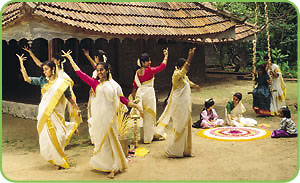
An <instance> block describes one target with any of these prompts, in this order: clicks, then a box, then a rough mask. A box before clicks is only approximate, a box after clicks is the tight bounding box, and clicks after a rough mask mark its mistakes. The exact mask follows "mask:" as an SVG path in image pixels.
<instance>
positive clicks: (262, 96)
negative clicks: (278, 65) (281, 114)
mask: <svg viewBox="0 0 300 183" xmlns="http://www.w3.org/2000/svg"><path fill="white" fill-rule="evenodd" d="M257 74H258V76H257V77H255V84H257V87H256V88H255V89H254V90H253V110H254V111H255V113H256V114H258V115H260V116H271V111H270V103H271V92H270V88H269V82H270V77H269V75H268V73H267V72H266V70H265V68H264V66H263V65H259V66H258V67H257Z"/></svg>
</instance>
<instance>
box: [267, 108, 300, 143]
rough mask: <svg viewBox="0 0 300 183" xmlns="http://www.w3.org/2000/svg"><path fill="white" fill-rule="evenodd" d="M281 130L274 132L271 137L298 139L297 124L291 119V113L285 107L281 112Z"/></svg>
mask: <svg viewBox="0 0 300 183" xmlns="http://www.w3.org/2000/svg"><path fill="white" fill-rule="evenodd" d="M279 117H280V118H281V120H280V128H279V129H277V130H274V131H273V133H272V135H271V137H272V138H280V137H297V135H298V133H297V127H296V124H295V122H294V121H293V120H292V119H291V112H290V110H289V108H288V107H286V106H283V107H281V109H280V111H279Z"/></svg>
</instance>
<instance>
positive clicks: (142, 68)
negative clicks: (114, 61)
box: [131, 48, 168, 144]
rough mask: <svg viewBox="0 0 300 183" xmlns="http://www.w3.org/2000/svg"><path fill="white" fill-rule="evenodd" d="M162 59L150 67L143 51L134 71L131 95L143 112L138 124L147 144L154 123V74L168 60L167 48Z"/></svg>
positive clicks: (151, 135) (150, 137)
mask: <svg viewBox="0 0 300 183" xmlns="http://www.w3.org/2000/svg"><path fill="white" fill-rule="evenodd" d="M163 54H164V60H163V61H162V63H161V64H160V65H159V66H157V67H151V58H150V56H149V54H148V53H143V54H142V55H141V57H140V58H139V59H138V61H137V65H138V67H139V69H138V70H137V71H136V74H135V78H134V82H133V90H132V93H131V96H132V97H133V98H134V99H137V100H139V105H140V107H141V108H143V111H144V113H145V117H144V119H142V120H141V121H142V122H140V124H139V126H142V127H143V128H142V129H143V131H141V140H142V141H143V142H144V143H145V144H149V143H151V142H152V140H153V136H154V133H155V124H156V98H155V91H154V87H153V86H154V75H155V74H157V73H159V72H161V71H163V70H164V69H165V68H166V65H167V61H168V48H167V49H164V50H163Z"/></svg>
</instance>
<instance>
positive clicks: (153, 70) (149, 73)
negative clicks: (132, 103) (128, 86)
mask: <svg viewBox="0 0 300 183" xmlns="http://www.w3.org/2000/svg"><path fill="white" fill-rule="evenodd" d="M165 68H166V64H165V63H163V62H162V63H161V64H160V65H159V66H157V67H146V68H145V71H144V75H143V76H140V75H139V74H138V73H137V76H138V78H139V80H140V82H141V83H143V82H145V81H149V80H151V79H152V78H153V77H154V75H155V74H157V73H159V72H161V71H163V70H164V69H165ZM133 88H134V89H137V88H138V87H137V85H136V83H135V81H133Z"/></svg>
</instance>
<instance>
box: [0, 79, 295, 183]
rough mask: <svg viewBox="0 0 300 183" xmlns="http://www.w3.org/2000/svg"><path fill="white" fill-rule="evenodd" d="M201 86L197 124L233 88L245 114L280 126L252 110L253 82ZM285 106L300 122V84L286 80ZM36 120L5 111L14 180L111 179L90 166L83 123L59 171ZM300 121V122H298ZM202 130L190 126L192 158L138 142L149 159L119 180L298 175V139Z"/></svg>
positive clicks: (220, 106) (6, 166) (5, 156)
mask: <svg viewBox="0 0 300 183" xmlns="http://www.w3.org/2000/svg"><path fill="white" fill-rule="evenodd" d="M200 85H201V90H200V92H197V93H195V92H193V93H192V101H193V113H192V119H193V122H194V121H196V120H198V119H199V113H200V110H201V109H202V108H203V101H204V99H206V98H210V97H213V98H214V99H215V102H216V105H215V108H216V110H217V112H218V114H219V117H220V118H224V106H225V104H226V101H227V100H228V99H231V98H232V94H233V93H234V92H237V91H240V92H242V93H243V103H244V105H245V107H246V108H247V112H246V113H245V114H244V116H245V117H251V118H255V119H256V120H257V121H258V124H263V123H265V124H268V125H270V126H271V127H270V128H269V129H268V130H270V131H272V130H273V129H276V128H278V127H279V121H280V119H279V118H278V117H266V118H263V117H257V116H256V115H255V114H254V112H253V110H252V109H251V103H252V96H251V95H247V92H248V91H251V90H252V89H253V85H252V82H251V81H243V80H236V79H235V78H234V77H233V76H225V77H223V76H222V77H220V76H216V75H209V78H208V80H207V81H206V82H204V83H203V84H200ZM287 90H288V98H287V104H288V105H289V106H290V109H291V112H292V119H293V120H294V121H295V122H296V121H297V111H296V109H295V108H294V107H293V104H294V103H296V102H297V91H298V87H297V83H296V82H287ZM165 97H166V94H161V95H159V103H158V111H157V113H158V115H157V116H158V117H159V116H160V114H161V112H162V110H163V108H162V101H163V100H164V98H165ZM36 123H37V122H36V121H35V120H25V119H21V118H14V117H13V116H11V115H8V114H2V172H3V174H4V176H5V177H6V178H7V179H9V180H11V181H17V180H24V181H31V180H35V181H44V180H56V181H92V180H93V181H100V180H106V181H107V180H110V179H108V178H107V174H106V173H102V172H98V171H95V170H93V169H92V167H91V166H90V164H89V159H90V157H91V155H92V150H93V146H91V145H89V144H88V142H87V141H88V127H87V123H86V122H84V123H82V124H81V126H80V127H79V131H80V136H79V137H74V138H73V139H72V141H71V142H70V144H69V145H68V146H67V148H66V150H65V152H66V155H67V157H68V159H69V161H70V162H71V168H70V169H64V170H56V169H55V168H54V166H52V165H51V164H50V163H48V162H46V161H45V160H44V159H43V158H42V157H41V156H40V154H39V144H38V134H37V131H36ZM297 125H298V124H297ZM200 130H201V129H192V138H193V141H192V145H193V157H190V158H179V159H168V158H166V157H164V150H165V148H166V145H167V140H166V141H155V142H153V143H152V144H150V145H143V144H140V146H141V147H146V148H147V149H148V150H150V152H149V154H147V155H146V156H145V157H135V158H133V159H132V160H131V161H130V162H129V168H128V169H127V170H126V171H125V172H123V173H121V174H118V175H117V176H116V177H115V179H114V180H117V181H122V180H124V181H142V180H150V181H159V180H161V181H165V180H168V181H171V180H174V181H191V180H193V181H242V180H244V181H245V180H256V181H287V180H289V179H292V178H294V177H295V176H296V175H297V173H298V162H299V160H298V154H297V138H281V139H271V138H270V137H267V138H263V139H258V140H253V141H239V142H233V141H216V140H212V139H206V138H202V137H199V136H197V133H198V132H199V131H200Z"/></svg>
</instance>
